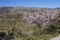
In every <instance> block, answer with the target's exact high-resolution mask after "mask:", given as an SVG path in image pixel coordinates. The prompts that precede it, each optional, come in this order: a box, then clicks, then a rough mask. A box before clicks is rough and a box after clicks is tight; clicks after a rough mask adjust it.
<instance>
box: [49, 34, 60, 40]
mask: <svg viewBox="0 0 60 40" xmlns="http://www.w3.org/2000/svg"><path fill="white" fill-rule="evenodd" d="M49 40H60V35H59V36H57V37H54V38H52V39H49Z"/></svg>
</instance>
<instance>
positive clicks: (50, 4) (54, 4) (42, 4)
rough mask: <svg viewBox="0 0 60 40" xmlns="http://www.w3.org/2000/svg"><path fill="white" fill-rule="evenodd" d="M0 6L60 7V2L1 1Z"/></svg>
mask: <svg viewBox="0 0 60 40" xmlns="http://www.w3.org/2000/svg"><path fill="white" fill-rule="evenodd" d="M0 6H25V7H48V8H54V7H60V0H0Z"/></svg>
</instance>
